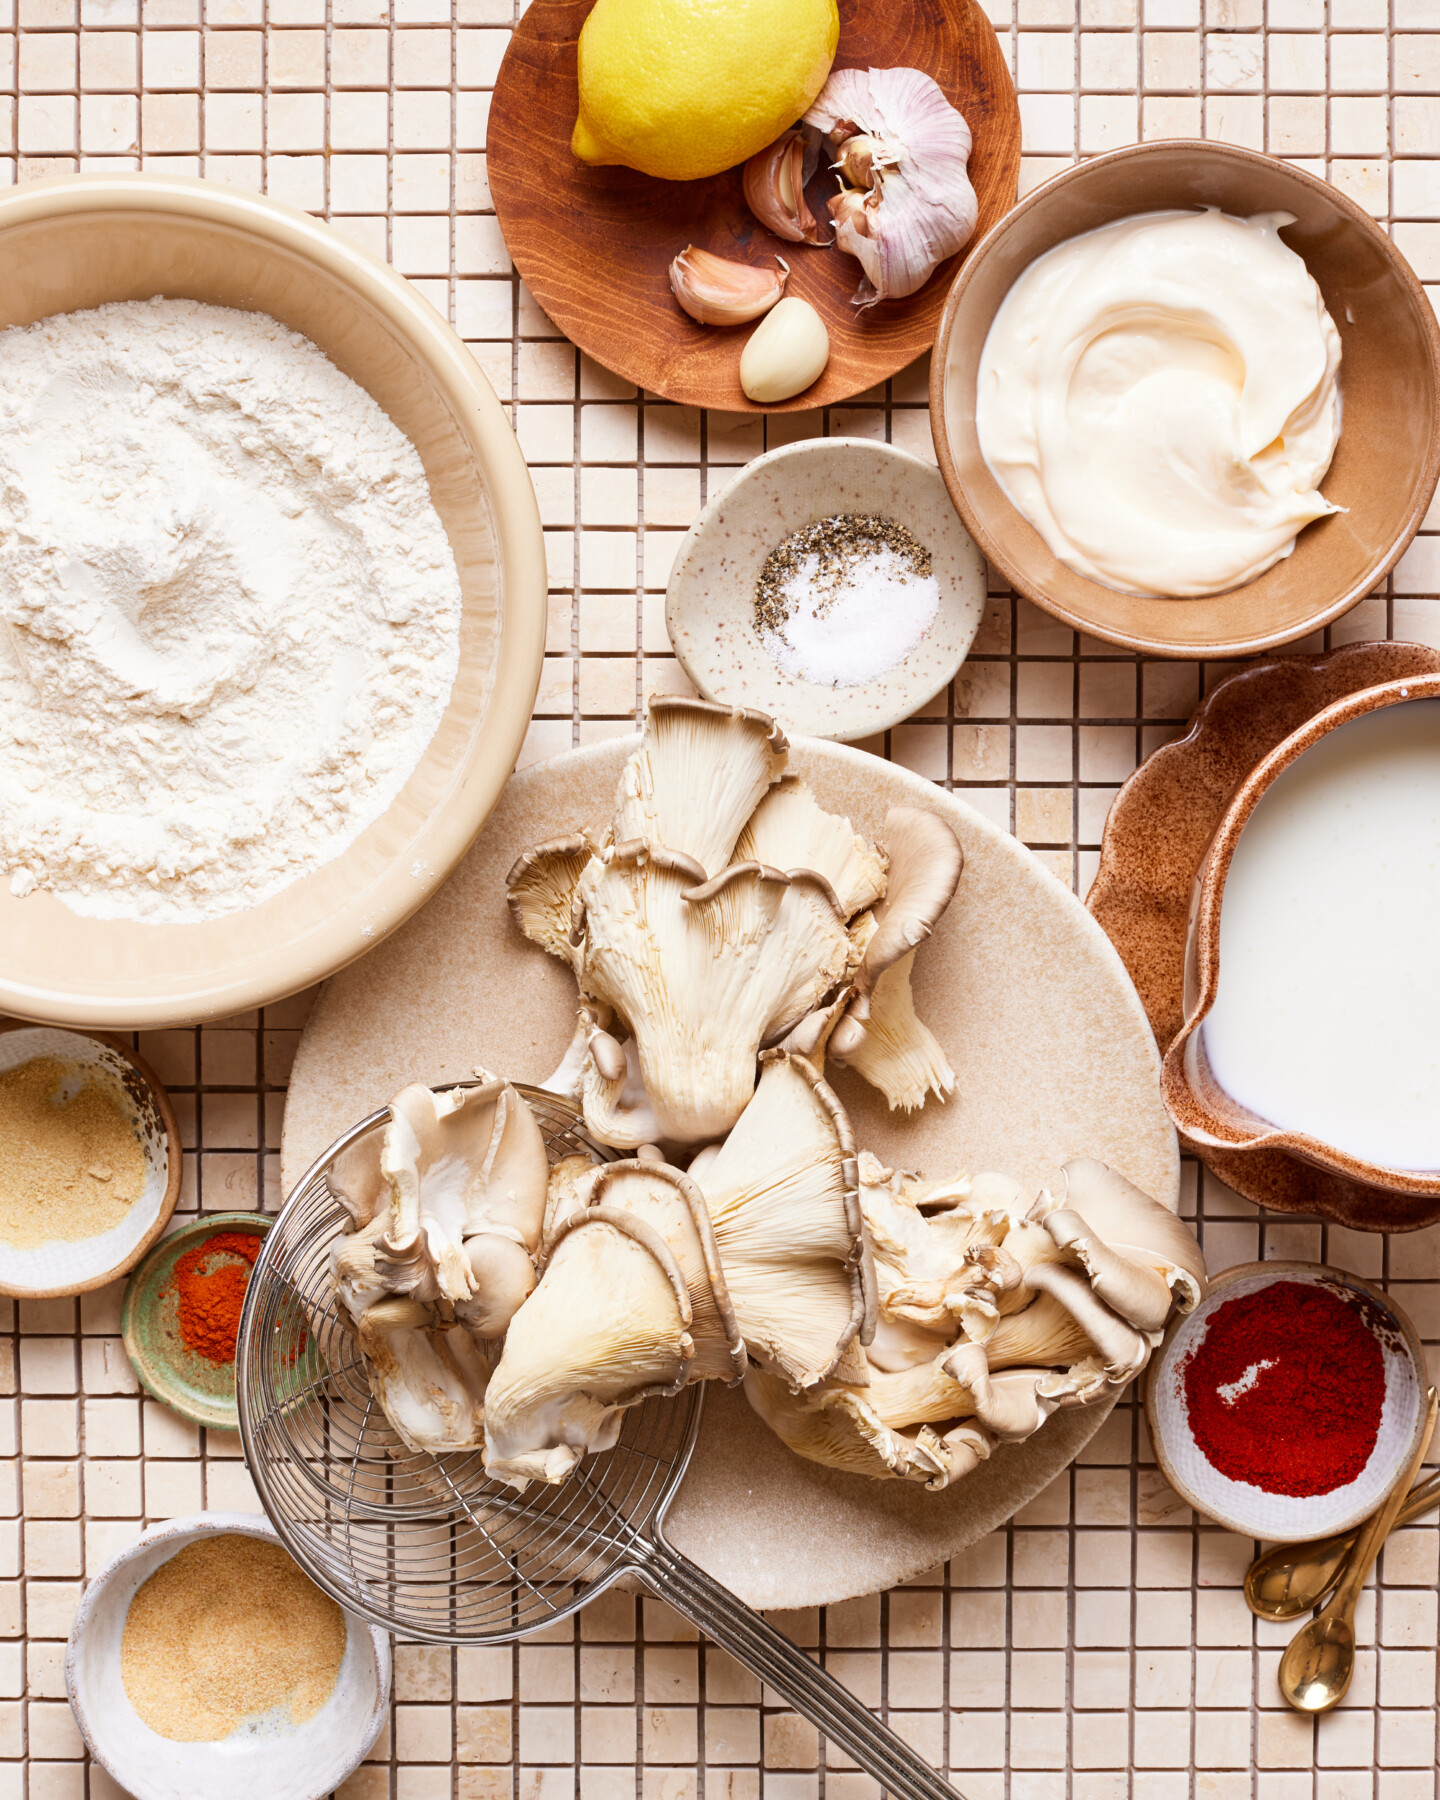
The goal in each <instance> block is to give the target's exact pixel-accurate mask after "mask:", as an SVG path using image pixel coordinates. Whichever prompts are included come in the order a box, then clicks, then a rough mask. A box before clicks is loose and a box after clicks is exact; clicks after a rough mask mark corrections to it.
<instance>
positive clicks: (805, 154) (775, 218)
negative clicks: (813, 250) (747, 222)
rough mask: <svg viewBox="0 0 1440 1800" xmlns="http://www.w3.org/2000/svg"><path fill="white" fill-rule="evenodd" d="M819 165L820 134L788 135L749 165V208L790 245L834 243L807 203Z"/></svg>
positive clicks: (746, 175) (747, 183)
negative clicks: (808, 188)
mask: <svg viewBox="0 0 1440 1800" xmlns="http://www.w3.org/2000/svg"><path fill="white" fill-rule="evenodd" d="M818 161H819V147H818V143H817V141H816V133H814V132H813V131H812V132H809V133H807V132H803V131H787V132H786V133H785V135H784V137H782V138H777V139H776V140H775V142H774V143H773V144H771V145H770V147H769V149H768V150H762V151H761V152H760V153H759V155H758V156H752V157H751V158H750V160H749V162H747V163H746V165H745V175H744V187H745V204H746V205H747V206H748V207H749V208H750V210H751V212H752V213H754V215H755V217H756V218H757V219H758V220H759V221H760V223H761V224H762V225H768V226H769V228H770V229H771V231H773V232H774V233H775V235H776V237H778V238H784V239H785V241H786V243H787V244H828V243H829V242H830V239H829V238H828V237H827V236H826V233H825V227H824V226H823V225H821V224H819V223H818V222H817V221H816V218H815V215H814V214H813V213H812V212H811V211H810V208H809V207H808V206H807V205H806V203H805V183H806V182H807V181H808V180H809V179H810V177H811V176H812V175H813V174H814V173H815V165H816V163H817V162H818Z"/></svg>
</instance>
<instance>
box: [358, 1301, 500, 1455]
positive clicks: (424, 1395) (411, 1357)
mask: <svg viewBox="0 0 1440 1800" xmlns="http://www.w3.org/2000/svg"><path fill="white" fill-rule="evenodd" d="M356 1335H357V1336H358V1338H359V1340H360V1349H361V1351H362V1352H363V1354H364V1357H365V1366H366V1373H367V1375H368V1377H369V1381H370V1388H371V1391H372V1393H373V1394H374V1395H375V1398H376V1399H377V1400H378V1401H379V1402H380V1405H381V1408H382V1409H383V1411H384V1413H385V1416H386V1418H387V1419H388V1420H389V1421H390V1424H391V1426H392V1427H393V1428H394V1431H395V1433H396V1436H397V1437H399V1439H400V1441H401V1442H402V1443H403V1444H404V1445H405V1446H406V1447H407V1448H408V1449H411V1450H429V1451H432V1452H434V1453H437V1454H439V1453H443V1452H445V1451H454V1450H472V1449H475V1448H477V1447H478V1446H479V1445H480V1443H481V1442H482V1441H483V1432H484V1419H485V1386H486V1383H487V1381H488V1380H489V1377H490V1362H489V1358H488V1356H487V1355H486V1350H485V1347H484V1346H483V1345H482V1344H480V1343H478V1342H477V1341H476V1339H475V1338H474V1337H472V1335H471V1334H470V1333H469V1332H468V1331H466V1330H464V1329H463V1328H462V1327H460V1326H457V1325H451V1326H441V1325H440V1324H439V1321H438V1315H437V1313H436V1310H435V1308H434V1307H432V1306H427V1305H425V1304H424V1303H423V1302H421V1301H418V1300H409V1299H390V1300H381V1301H378V1302H377V1303H376V1304H375V1305H373V1306H371V1307H368V1308H367V1309H366V1310H365V1311H364V1312H363V1313H362V1314H361V1315H360V1321H359V1325H358V1328H357V1332H356Z"/></svg>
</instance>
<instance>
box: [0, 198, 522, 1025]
mask: <svg viewBox="0 0 1440 1800" xmlns="http://www.w3.org/2000/svg"><path fill="white" fill-rule="evenodd" d="M154 294H164V295H167V296H170V297H172V298H184V299H192V300H201V301H207V302H210V303H211V304H214V305H217V306H233V307H238V308H241V309H243V310H247V311H257V312H265V313H269V314H271V315H272V316H273V317H274V318H276V319H279V320H281V321H282V322H283V323H284V324H286V325H289V326H291V327H293V328H294V329H295V330H296V331H300V332H303V333H304V334H305V336H306V337H308V338H310V339H312V340H313V341H314V342H315V343H316V344H318V345H319V347H320V348H321V349H322V350H323V351H324V352H325V354H326V355H327V356H328V357H329V358H330V360H331V361H332V362H333V363H335V364H336V365H337V366H338V367H339V368H341V369H342V370H343V371H344V372H345V373H346V374H347V375H349V376H351V377H352V378H353V379H354V380H355V381H357V382H358V383H359V384H360V385H361V386H362V387H363V388H365V389H367V390H368V391H369V393H371V394H372V395H373V396H374V398H375V399H376V400H377V401H378V402H379V404H380V405H381V406H382V407H383V408H384V410H385V411H386V412H387V413H388V414H389V415H390V417H391V418H392V419H393V420H394V421H395V423H396V424H397V425H398V426H399V427H400V429H401V430H402V431H403V432H404V433H405V434H406V436H407V437H409V438H410V440H411V441H412V442H413V443H414V445H415V447H416V449H417V450H418V451H419V453H420V460H421V461H422V463H423V464H424V466H425V473H426V475H427V477H428V478H429V482H430V491H431V494H432V496H433V498H434V501H435V507H436V510H437V512H438V513H439V514H440V517H441V520H442V521H443V522H444V526H445V530H446V533H447V535H448V536H449V539H450V545H451V548H452V549H453V551H454V553H455V561H456V564H457V566H458V568H459V572H460V585H461V590H462V592H463V595H464V608H463V613H462V621H461V635H460V671H459V674H458V676H457V678H456V682H455V688H454V691H453V693H452V694H451V696H450V703H449V705H448V707H447V708H446V710H445V713H444V716H443V718H442V719H441V722H440V725H439V728H438V730H437V731H436V734H435V737H434V739H433V740H432V741H431V744H430V747H429V749H428V750H427V752H426V754H425V756H424V758H423V759H422V761H421V762H420V763H419V764H418V766H417V767H416V769H415V770H414V772H413V774H412V775H411V776H410V779H409V780H408V781H407V782H406V783H405V786H404V787H403V788H402V789H401V791H400V793H399V794H398V795H397V796H396V797H395V799H394V800H393V801H392V803H391V805H390V806H389V808H388V809H387V811H386V812H385V813H383V814H382V815H381V817H380V818H379V819H377V820H376V821H375V822H374V823H373V824H372V825H371V826H370V827H369V828H368V829H367V830H366V831H365V832H363V833H362V834H361V836H360V837H358V838H357V839H356V840H355V842H354V843H353V844H351V845H350V847H349V848H348V849H347V850H346V851H344V852H343V854H342V855H340V856H339V857H337V858H336V859H335V860H334V861H332V862H329V863H326V864H324V865H322V866H321V867H320V868H318V869H316V870H315V871H314V872H313V873H312V874H310V875H308V876H306V877H305V878H304V879H303V880H301V881H298V882H296V883H295V884H294V885H293V886H291V887H289V888H286V889H284V890H283V891H282V892H281V893H279V894H276V895H275V896H273V897H272V898H271V899H269V900H266V901H264V902H263V903H262V904H260V905H258V906H255V907H252V908H251V909H249V910H248V911H245V912H240V913H234V914H230V915H228V916H226V917H222V918H218V919H212V920H206V921H204V922H202V923H198V924H193V925H160V926H157V925H144V924H139V923H135V922H131V921H128V920H113V919H91V918H84V917H81V916H80V915H78V914H76V913H74V912H72V911H71V910H70V909H69V908H68V907H67V906H65V905H64V903H63V902H62V901H60V900H58V899H57V898H56V897H55V896H54V895H53V894H50V893H47V892H44V891H43V890H42V891H36V892H35V893H32V894H30V895H28V896H27V897H26V898H25V899H23V900H19V899H15V898H13V897H12V896H11V895H10V893H9V892H8V888H7V887H6V885H5V884H0V1012H10V1013H14V1014H16V1015H18V1016H19V1017H21V1018H28V1019H41V1020H46V1021H50V1022H56V1023H64V1024H80V1025H102V1026H112V1027H113V1026H140V1025H149V1026H154V1025H173V1024H179V1023H182V1022H191V1021H194V1020H199V1019H205V1018H216V1017H221V1016H223V1015H225V1014H227V1013H233V1012H237V1011H239V1010H241V1009H243V1008H247V1007H252V1006H257V1005H260V1004H263V1003H264V1002H265V1001H266V1000H271V999H276V998H278V997H279V996H280V995H282V994H288V993H293V992H294V991H295V990H296V989H298V988H302V987H305V986H307V985H308V984H309V983H310V982H312V981H317V980H319V979H320V978H321V977H322V976H324V975H328V974H330V973H331V972H332V971H334V970H335V969H338V968H341V967H342V966H343V965H344V964H345V963H347V962H349V961H351V959H352V958H354V957H356V956H359V955H360V954H361V952H362V951H364V950H366V949H368V948H370V946H371V945H373V944H375V943H378V942H379V940H380V939H381V938H383V937H384V936H385V935H386V933H387V932H390V931H393V930H394V928H395V927H396V926H397V925H399V924H400V923H401V922H402V921H403V920H404V919H406V918H408V917H409V916H410V914H411V913H413V912H414V911H415V909H416V908H417V907H418V906H419V905H420V904H421V903H422V902H423V901H424V900H425V898H426V897H427V896H428V895H429V894H430V893H431V892H432V891H433V889H434V888H435V887H436V886H437V885H438V884H439V883H440V882H441V881H443V880H444V878H445V876H446V875H447V874H448V873H449V871H450V869H451V868H452V867H453V866H454V864H455V863H456V862H457V861H458V859H459V858H460V856H461V855H462V854H463V853H464V851H465V848H466V846H467V845H468V844H469V843H470V840H471V839H472V838H473V837H474V835H475V833H476V832H477V831H478V830H479V828H480V826H481V824H482V823H483V822H484V820H485V818H486V816H487V815H488V814H489V811H490V808H491V807H492V806H493V805H494V803H495V800H496V797H497V796H498V794H499V792H500V789H501V787H502V786H503V785H504V782H505V779H506V777H507V776H508V775H509V773H510V770H511V768H512V766H513V764H514V761H515V757H516V753H517V752H518V750H519V748H520V741H521V738H522V737H523V735H524V732H525V727H526V724H527V722H528V720H529V717H530V707H531V704H532V702H533V699H534V695H535V688H536V685H537V683H538V681H539V677H540V661H541V656H542V652H543V641H544V626H545V557H544V543H543V539H542V536H541V531H540V517H539V512H538V510H537V508H536V504H535V495H534V490H533V488H532V487H531V485H530V478H529V475H528V474H527V472H526V469H525V464H524V460H523V458H522V457H521V455H520V451H519V447H518V446H517V444H516V442H515V438H514V436H513V434H512V433H511V430H510V427H509V425H508V423H507V421H506V419H505V415H504V413H503V412H502V410H501V408H500V405H499V403H498V402H497V400H496V399H495V396H494V394H493V393H492V392H491V390H490V387H489V385H488V383H487V382H486V380H485V378H484V376H483V375H482V374H481V373H480V371H479V368H478V367H477V366H476V364H475V361H474V359H473V358H472V357H471V355H470V353H469V352H468V351H467V350H466V348H465V346H464V344H462V343H461V341H460V339H459V338H458V337H457V336H456V335H455V333H454V332H453V331H452V330H451V329H450V327H449V326H448V325H447V324H446V323H445V322H444V320H443V319H442V318H441V317H440V315H439V314H438V313H437V312H436V311H435V310H434V309H433V308H432V307H431V306H430V304H429V303H428V302H427V301H426V300H424V299H422V298H421V296H420V295H419V294H418V293H417V292H416V290H415V289H414V288H412V287H411V286H410V284H409V283H408V282H407V281H405V280H404V279H403V278H402V277H400V276H398V275H396V274H394V273H393V272H392V271H391V270H390V269H388V268H386V267H385V266H384V265H383V264H382V263H379V262H376V261H375V260H374V259H373V258H371V257H369V256H367V255H366V254H365V253H364V252H363V251H361V250H357V249H355V248H353V247H352V246H351V245H349V244H347V243H346V242H345V241H344V240H343V239H342V238H340V237H337V236H336V235H335V234H333V233H332V232H331V231H330V230H329V229H328V228H327V227H326V226H324V225H321V224H317V223H316V222H315V221H314V220H312V219H310V218H307V217H306V215H305V214H303V213H300V212H295V211H292V210H291V208H289V207H286V206H277V205H276V204H275V203H274V202H273V201H268V200H262V199H260V198H258V197H257V196H255V195H251V194H246V193H241V192H239V191H237V190H234V189H230V188H224V187H217V186H213V185H211V184H210V183H208V182H203V181H186V180H182V179H179V178H176V177H169V176H152V175H119V176H114V175H112V176H99V177H93V176H69V177H61V178H60V179H58V180H54V181H43V182H36V183H34V184H31V185H26V186H22V187H18V188H15V189H13V190H11V191H10V192H8V193H6V194H5V195H3V197H0V328H3V327H6V326H10V325H25V324H30V323H33V322H34V321H35V320H37V319H43V318H46V317H48V316H50V315H51V314H54V313H59V312H71V311H75V310H77V309H79V308H84V307H91V306H99V305H102V304H103V303H104V302H106V301H110V300H140V299H148V298H149V297H150V296H151V295H154Z"/></svg>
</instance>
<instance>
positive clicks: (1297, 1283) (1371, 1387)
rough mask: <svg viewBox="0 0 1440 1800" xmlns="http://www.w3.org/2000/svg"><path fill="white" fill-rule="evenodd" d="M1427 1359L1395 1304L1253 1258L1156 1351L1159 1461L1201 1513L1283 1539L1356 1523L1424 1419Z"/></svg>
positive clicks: (1154, 1433)
mask: <svg viewBox="0 0 1440 1800" xmlns="http://www.w3.org/2000/svg"><path fill="white" fill-rule="evenodd" d="M1424 1369H1425V1357H1424V1350H1423V1348H1422V1346H1421V1342H1420V1337H1419V1334H1418V1333H1417V1332H1416V1330H1415V1327H1414V1326H1413V1325H1412V1324H1411V1322H1410V1320H1409V1319H1408V1318H1406V1316H1405V1314H1404V1313H1403V1312H1401V1310H1400V1309H1399V1307H1397V1306H1396V1305H1395V1303H1394V1302H1393V1301H1392V1300H1391V1299H1390V1298H1389V1297H1388V1295H1386V1294H1384V1293H1382V1292H1381V1290H1380V1289H1379V1288H1376V1287H1372V1286H1371V1284H1370V1283H1369V1282H1368V1281H1362V1280H1361V1278H1360V1277H1359V1276H1358V1275H1350V1274H1347V1273H1346V1272H1345V1271H1344V1270H1342V1269H1334V1268H1330V1267H1328V1266H1326V1265H1324V1264H1322V1263H1299V1262H1266V1263H1243V1264H1241V1265H1240V1266H1239V1267H1238V1268H1234V1269H1227V1270H1226V1271H1225V1273H1224V1274H1222V1275H1219V1276H1217V1277H1216V1278H1215V1280H1214V1281H1213V1283H1212V1285H1211V1288H1210V1292H1209V1293H1208V1294H1207V1296H1206V1297H1205V1299H1204V1300H1202V1301H1201V1303H1200V1305H1199V1306H1197V1307H1196V1308H1195V1310H1194V1312H1192V1313H1190V1314H1188V1315H1187V1316H1185V1317H1183V1318H1179V1319H1177V1320H1175V1322H1174V1323H1173V1324H1172V1325H1171V1327H1170V1330H1169V1331H1168V1332H1167V1333H1166V1335H1165V1340H1164V1342H1163V1344H1162V1345H1161V1348H1160V1350H1159V1352H1158V1354H1157V1355H1156V1356H1155V1357H1154V1358H1153V1359H1152V1361H1151V1364H1150V1369H1149V1373H1148V1376H1147V1379H1146V1384H1145V1412H1146V1417H1147V1420H1148V1422H1149V1426H1150V1436H1151V1439H1152V1441H1153V1443H1154V1446H1155V1456H1156V1460H1157V1461H1158V1462H1159V1464H1160V1468H1161V1471H1162V1473H1163V1474H1164V1476H1165V1478H1166V1480H1167V1481H1168V1482H1169V1483H1170V1485H1171V1487H1173V1488H1174V1489H1175V1491H1176V1492H1177V1493H1178V1494H1179V1495H1180V1496H1181V1498H1182V1499H1183V1500H1185V1501H1187V1502H1188V1503H1189V1505H1190V1506H1192V1507H1193V1508H1194V1509H1195V1510H1196V1511H1197V1512H1199V1513H1203V1514H1204V1515H1205V1516H1206V1517H1207V1518H1210V1519H1213V1520H1215V1522H1216V1523H1217V1524H1220V1525H1224V1526H1226V1527H1228V1528H1229V1529H1230V1530H1231V1531H1238V1532H1240V1533H1242V1534H1243V1535H1244V1536H1246V1537H1253V1538H1265V1539H1268V1540H1270V1541H1271V1542H1275V1543H1299V1542H1302V1541H1303V1540H1304V1539H1306V1538H1313V1537H1323V1536H1328V1535H1329V1534H1330V1533H1332V1532H1339V1531H1346V1530H1349V1529H1350V1528H1351V1527H1352V1526H1355V1525H1358V1524H1359V1523H1360V1521H1361V1520H1362V1519H1364V1518H1367V1517H1368V1516H1369V1515H1370V1514H1371V1513H1372V1512H1374V1510H1375V1508H1376V1507H1377V1506H1379V1505H1380V1503H1381V1501H1382V1500H1384V1498H1385V1496H1386V1494H1388V1493H1389V1491H1390V1489H1391V1488H1392V1487H1393V1486H1394V1484H1395V1482H1396V1481H1397V1480H1398V1479H1399V1477H1400V1473H1401V1471H1402V1470H1403V1469H1404V1468H1405V1466H1406V1464H1407V1463H1408V1461H1409V1460H1410V1458H1411V1457H1412V1456H1413V1455H1414V1453H1415V1449H1416V1445H1417V1443H1418V1440H1419V1434H1420V1431H1421V1429H1422V1426H1423V1423H1424V1417H1425V1393H1426V1388H1427V1386H1428V1381H1427V1378H1426V1376H1425V1374H1424Z"/></svg>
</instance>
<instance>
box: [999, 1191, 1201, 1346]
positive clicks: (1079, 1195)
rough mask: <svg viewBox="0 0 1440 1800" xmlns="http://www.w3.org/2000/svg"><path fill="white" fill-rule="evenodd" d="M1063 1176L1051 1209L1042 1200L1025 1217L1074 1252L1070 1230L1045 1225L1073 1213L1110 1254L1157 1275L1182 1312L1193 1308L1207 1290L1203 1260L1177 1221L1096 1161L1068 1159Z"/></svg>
mask: <svg viewBox="0 0 1440 1800" xmlns="http://www.w3.org/2000/svg"><path fill="white" fill-rule="evenodd" d="M1064 1175H1065V1194H1064V1198H1063V1199H1062V1200H1061V1201H1060V1202H1059V1203H1058V1205H1057V1203H1056V1202H1054V1201H1053V1200H1051V1199H1050V1198H1049V1196H1048V1195H1045V1196H1042V1198H1041V1200H1040V1201H1039V1202H1037V1204H1036V1207H1035V1209H1034V1211H1033V1212H1032V1215H1031V1216H1032V1217H1038V1218H1040V1219H1041V1220H1042V1221H1043V1222H1044V1223H1045V1225H1046V1227H1047V1229H1048V1230H1050V1232H1051V1236H1052V1237H1055V1238H1056V1241H1057V1242H1060V1241H1061V1240H1062V1239H1063V1240H1064V1243H1065V1246H1066V1248H1073V1249H1074V1250H1075V1251H1077V1252H1079V1250H1080V1243H1079V1240H1078V1235H1077V1234H1076V1233H1075V1231H1074V1228H1073V1225H1071V1224H1070V1223H1069V1222H1068V1221H1067V1220H1061V1219H1058V1218H1057V1222H1056V1226H1055V1227H1053V1228H1052V1227H1051V1226H1050V1219H1051V1217H1054V1216H1056V1215H1058V1214H1060V1213H1062V1212H1064V1213H1077V1214H1079V1216H1080V1217H1081V1218H1082V1219H1083V1220H1084V1222H1085V1224H1086V1225H1087V1226H1088V1227H1089V1228H1090V1231H1091V1232H1092V1233H1093V1234H1094V1236H1095V1237H1096V1238H1098V1239H1100V1240H1101V1242H1102V1243H1103V1244H1104V1245H1106V1246H1107V1247H1108V1248H1109V1249H1110V1250H1112V1251H1114V1252H1116V1253H1117V1254H1118V1255H1120V1256H1123V1257H1125V1258H1127V1259H1128V1260H1129V1261H1131V1262H1133V1263H1136V1264H1138V1265H1140V1266H1141V1267H1142V1268H1150V1269H1154V1270H1157V1271H1158V1272H1159V1273H1160V1274H1161V1275H1163V1276H1164V1278H1165V1280H1166V1283H1167V1284H1168V1286H1169V1287H1170V1288H1171V1290H1172V1292H1173V1294H1174V1296H1175V1300H1176V1303H1177V1304H1178V1305H1179V1306H1180V1308H1181V1310H1182V1311H1184V1312H1189V1311H1191V1309H1192V1308H1194V1307H1195V1306H1198V1305H1199V1303H1200V1301H1201V1300H1202V1299H1203V1298H1204V1296H1205V1293H1206V1290H1207V1287H1208V1285H1209V1282H1208V1277H1207V1275H1206V1272H1205V1256H1204V1252H1203V1251H1202V1250H1201V1248H1200V1246H1199V1244H1198V1243H1197V1242H1196V1240H1195V1235H1194V1233H1193V1232H1192V1231H1191V1230H1190V1227H1189V1226H1188V1225H1187V1224H1186V1223H1185V1221H1184V1220H1183V1219H1181V1218H1178V1217H1177V1216H1176V1215H1175V1214H1174V1213H1172V1212H1171V1211H1170V1209H1169V1208H1168V1207H1165V1206H1161V1204H1160V1202H1159V1201H1158V1200H1152V1199H1151V1198H1150V1196H1149V1195H1148V1194H1146V1193H1144V1192H1142V1191H1141V1189H1139V1188H1137V1187H1136V1186H1135V1184H1134V1182H1132V1181H1127V1180H1126V1179H1125V1177H1124V1176H1123V1175H1122V1174H1120V1172H1119V1171H1118V1170H1116V1169H1112V1168H1110V1167H1109V1165H1108V1164H1106V1163H1103V1162H1101V1161H1099V1160H1098V1158H1096V1157H1093V1156H1080V1157H1075V1158H1073V1159H1072V1160H1071V1161H1070V1162H1067V1163H1066V1164H1065V1167H1064ZM1057 1233H1058V1235H1057ZM1162 1323H1163V1320H1162Z"/></svg>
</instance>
